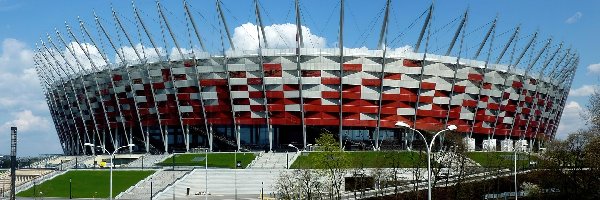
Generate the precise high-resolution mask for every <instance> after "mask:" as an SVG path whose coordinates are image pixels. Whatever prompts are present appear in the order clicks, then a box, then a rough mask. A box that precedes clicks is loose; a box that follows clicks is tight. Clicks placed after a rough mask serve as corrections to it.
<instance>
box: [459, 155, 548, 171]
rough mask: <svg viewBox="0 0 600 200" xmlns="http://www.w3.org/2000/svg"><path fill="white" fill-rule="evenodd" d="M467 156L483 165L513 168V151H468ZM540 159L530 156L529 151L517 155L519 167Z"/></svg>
mask: <svg viewBox="0 0 600 200" xmlns="http://www.w3.org/2000/svg"><path fill="white" fill-rule="evenodd" d="M467 156H468V157H469V158H471V159H472V160H473V161H475V162H477V163H479V164H480V165H481V166H482V167H487V168H495V167H500V168H511V169H512V168H513V167H514V153H513V152H468V153H467ZM530 159H531V161H536V162H537V161H538V160H539V159H538V158H537V157H535V156H533V155H532V156H531V157H530V156H529V154H527V153H519V154H518V155H517V167H519V168H527V167H529V161H530Z"/></svg>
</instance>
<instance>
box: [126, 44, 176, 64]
mask: <svg viewBox="0 0 600 200" xmlns="http://www.w3.org/2000/svg"><path fill="white" fill-rule="evenodd" d="M118 51H119V52H121V54H122V55H123V57H124V58H125V61H126V62H130V63H138V62H139V58H138V56H137V55H136V53H135V52H136V51H137V52H138V53H139V54H140V57H142V58H146V59H148V61H151V62H156V61H158V60H159V55H160V56H164V55H166V54H167V52H166V50H165V49H164V48H162V47H158V48H156V49H155V48H153V47H147V46H145V45H143V44H141V43H138V44H136V45H135V48H134V47H130V46H123V47H121V48H119V49H118ZM157 51H158V53H157ZM115 60H116V61H117V63H122V62H123V60H121V58H119V56H118V55H115Z"/></svg>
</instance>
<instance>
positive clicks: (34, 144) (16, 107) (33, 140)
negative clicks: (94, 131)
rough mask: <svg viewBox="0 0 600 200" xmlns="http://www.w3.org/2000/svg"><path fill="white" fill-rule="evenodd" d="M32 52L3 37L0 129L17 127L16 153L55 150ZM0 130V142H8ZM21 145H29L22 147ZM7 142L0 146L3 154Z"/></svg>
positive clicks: (6, 148) (57, 147)
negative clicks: (17, 151) (17, 142)
mask: <svg viewBox="0 0 600 200" xmlns="http://www.w3.org/2000/svg"><path fill="white" fill-rule="evenodd" d="M33 55H34V53H33V51H32V50H30V49H29V48H28V47H27V45H26V44H25V43H23V42H21V41H19V40H16V39H11V38H8V39H4V40H3V41H2V48H1V49H0V91H2V92H0V113H3V114H2V115H0V129H1V130H8V128H9V127H10V126H13V125H16V126H17V127H18V128H19V145H20V146H21V147H20V148H19V155H37V154H40V153H59V152H60V151H61V149H60V144H59V142H58V139H57V138H58V137H57V136H56V132H55V130H54V127H53V126H52V123H50V122H51V121H52V120H50V114H49V111H48V106H47V105H46V101H45V99H44V97H43V94H42V90H41V87H40V84H39V81H38V78H37V74H36V71H35V69H34V68H33ZM9 139H10V137H8V131H0V144H9V141H8V140H9ZM25 146H27V147H29V148H24V147H25ZM9 147H10V145H0V154H6V153H8V151H9Z"/></svg>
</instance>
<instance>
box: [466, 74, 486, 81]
mask: <svg viewBox="0 0 600 200" xmlns="http://www.w3.org/2000/svg"><path fill="white" fill-rule="evenodd" d="M467 79H469V80H471V81H477V82H479V81H483V75H481V74H469V75H468V76H467Z"/></svg>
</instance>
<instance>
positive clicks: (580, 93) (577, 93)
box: [569, 85, 599, 97]
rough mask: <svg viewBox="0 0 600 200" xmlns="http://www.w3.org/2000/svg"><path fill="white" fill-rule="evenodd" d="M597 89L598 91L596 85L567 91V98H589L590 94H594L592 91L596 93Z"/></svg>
mask: <svg viewBox="0 0 600 200" xmlns="http://www.w3.org/2000/svg"><path fill="white" fill-rule="evenodd" d="M597 89H599V88H598V86H597V85H582V86H581V87H580V88H577V89H571V90H570V91H569V96H574V97H584V96H590V95H591V94H594V91H596V90H597Z"/></svg>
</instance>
